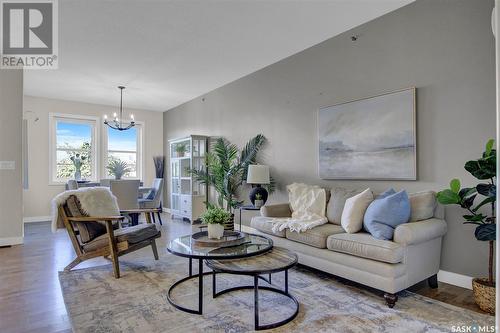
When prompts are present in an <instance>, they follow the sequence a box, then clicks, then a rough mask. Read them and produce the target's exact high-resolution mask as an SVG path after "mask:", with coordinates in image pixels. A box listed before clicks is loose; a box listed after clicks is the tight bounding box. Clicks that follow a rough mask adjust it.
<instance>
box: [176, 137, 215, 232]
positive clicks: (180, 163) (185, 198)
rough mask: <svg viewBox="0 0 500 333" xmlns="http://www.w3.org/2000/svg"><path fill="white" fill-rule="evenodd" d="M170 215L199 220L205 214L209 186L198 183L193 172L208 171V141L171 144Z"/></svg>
mask: <svg viewBox="0 0 500 333" xmlns="http://www.w3.org/2000/svg"><path fill="white" fill-rule="evenodd" d="M169 145H170V212H171V215H172V218H175V217H181V218H185V219H188V220H190V221H191V223H193V221H195V220H197V219H198V218H199V217H200V215H201V214H203V212H205V209H206V207H205V201H207V199H208V197H207V193H208V192H207V185H206V184H201V183H200V182H198V181H196V180H195V179H194V178H193V176H192V175H191V174H190V173H189V171H188V170H189V169H197V170H205V169H206V164H205V157H206V153H207V149H208V137H206V136H200V135H190V136H188V137H185V138H181V139H175V140H170V141H169Z"/></svg>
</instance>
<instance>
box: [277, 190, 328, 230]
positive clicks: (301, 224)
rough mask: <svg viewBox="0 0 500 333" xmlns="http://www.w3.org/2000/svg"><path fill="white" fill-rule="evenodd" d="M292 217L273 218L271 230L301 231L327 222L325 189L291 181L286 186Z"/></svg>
mask: <svg viewBox="0 0 500 333" xmlns="http://www.w3.org/2000/svg"><path fill="white" fill-rule="evenodd" d="M287 190H288V198H289V201H290V207H291V209H292V217H289V218H273V219H271V223H273V229H272V230H273V232H277V231H281V230H284V229H287V228H288V229H290V230H291V231H296V232H303V231H306V230H309V229H312V228H314V227H316V226H318V225H322V224H325V223H327V222H328V219H327V218H326V217H325V210H326V191H325V189H323V188H320V187H319V186H312V185H306V184H299V183H293V184H291V185H288V186H287Z"/></svg>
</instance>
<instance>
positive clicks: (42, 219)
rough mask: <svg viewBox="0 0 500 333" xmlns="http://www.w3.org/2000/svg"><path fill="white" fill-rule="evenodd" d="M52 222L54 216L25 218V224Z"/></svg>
mask: <svg viewBox="0 0 500 333" xmlns="http://www.w3.org/2000/svg"><path fill="white" fill-rule="evenodd" d="M48 221H52V216H31V217H25V218H23V223H38V222H48Z"/></svg>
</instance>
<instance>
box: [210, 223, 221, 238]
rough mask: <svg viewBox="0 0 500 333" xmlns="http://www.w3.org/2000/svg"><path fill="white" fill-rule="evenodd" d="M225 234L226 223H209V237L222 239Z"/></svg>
mask: <svg viewBox="0 0 500 333" xmlns="http://www.w3.org/2000/svg"><path fill="white" fill-rule="evenodd" d="M223 235H224V225H223V224H215V223H210V224H209V225H208V238H211V239H221V238H222V236H223Z"/></svg>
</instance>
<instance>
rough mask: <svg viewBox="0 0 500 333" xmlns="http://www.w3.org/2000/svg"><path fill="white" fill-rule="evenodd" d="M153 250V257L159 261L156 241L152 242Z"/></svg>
mask: <svg viewBox="0 0 500 333" xmlns="http://www.w3.org/2000/svg"><path fill="white" fill-rule="evenodd" d="M151 249H153V255H154V256H155V260H158V249H157V248H156V241H155V240H154V239H153V240H151Z"/></svg>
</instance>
